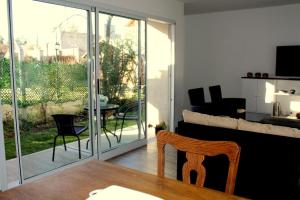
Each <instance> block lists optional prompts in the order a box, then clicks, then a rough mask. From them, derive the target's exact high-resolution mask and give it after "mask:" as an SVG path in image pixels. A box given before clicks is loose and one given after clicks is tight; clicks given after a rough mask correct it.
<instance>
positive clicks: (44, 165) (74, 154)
mask: <svg viewBox="0 0 300 200" xmlns="http://www.w3.org/2000/svg"><path fill="white" fill-rule="evenodd" d="M117 134H119V131H117ZM153 136H154V133H151V134H150V135H149V136H148V137H153ZM108 137H109V139H110V141H111V145H112V147H111V148H112V149H113V148H116V147H118V146H119V145H122V144H126V143H130V142H132V141H135V140H138V139H139V138H138V134H137V126H136V125H132V126H129V127H126V128H124V129H123V133H122V140H121V142H120V143H117V140H116V138H115V137H114V136H113V135H112V134H109V133H108ZM141 137H142V138H143V135H142V136H141ZM87 140H88V138H86V139H81V140H80V144H81V159H86V158H88V157H90V156H91V152H90V148H91V145H90V143H89V145H88V149H86V143H87ZM101 147H102V151H109V149H110V148H109V145H108V141H107V139H106V136H105V134H103V133H102V134H101ZM52 151H53V148H49V149H46V150H42V151H39V152H36V153H32V154H29V155H25V156H23V157H22V164H23V172H24V177H25V178H29V177H32V176H35V175H38V174H42V173H44V172H48V171H51V170H54V169H56V168H59V167H62V166H65V165H67V164H70V163H73V162H76V161H78V160H79V158H78V143H77V142H76V141H75V142H70V143H67V151H65V150H64V147H63V145H57V146H56V149H55V160H54V162H52V160H51V158H52ZM17 162H18V161H17V159H16V158H14V159H10V160H8V161H7V174H8V182H9V183H10V182H15V181H16V180H18V171H17V166H18V165H17Z"/></svg>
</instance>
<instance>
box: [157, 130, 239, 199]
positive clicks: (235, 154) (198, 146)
mask: <svg viewBox="0 0 300 200" xmlns="http://www.w3.org/2000/svg"><path fill="white" fill-rule="evenodd" d="M166 144H170V145H172V146H173V147H175V148H176V149H177V150H180V151H184V152H186V158H187V162H186V163H184V165H183V168H182V176H183V177H182V178H183V182H184V183H188V184H191V178H190V174H191V171H196V172H197V179H196V184H195V185H196V186H199V187H203V185H204V182H205V176H206V170H205V167H204V166H203V165H202V162H203V161H204V159H205V156H217V155H222V154H224V155H226V156H227V157H228V160H229V169H228V176H227V181H226V189H225V192H226V193H228V194H233V192H234V187H235V179H236V174H237V170H238V164H239V159H240V147H239V145H238V144H237V143H235V142H231V141H204V140H198V139H193V138H189V137H184V136H181V135H178V134H175V133H172V132H168V131H160V132H159V133H158V134H157V150H158V163H157V173H158V176H159V177H164V174H165V172H164V171H165V169H164V168H165V145H166Z"/></svg>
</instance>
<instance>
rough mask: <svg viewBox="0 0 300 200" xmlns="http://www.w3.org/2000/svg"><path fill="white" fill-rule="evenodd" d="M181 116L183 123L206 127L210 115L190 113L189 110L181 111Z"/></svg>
mask: <svg viewBox="0 0 300 200" xmlns="http://www.w3.org/2000/svg"><path fill="white" fill-rule="evenodd" d="M182 116H183V120H184V122H188V123H192V124H202V125H208V119H209V117H210V115H206V114H202V113H198V112H192V111H189V110H183V111H182Z"/></svg>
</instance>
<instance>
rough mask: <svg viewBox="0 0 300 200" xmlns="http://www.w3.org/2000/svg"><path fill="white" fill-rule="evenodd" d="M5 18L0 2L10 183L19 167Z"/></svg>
mask: <svg viewBox="0 0 300 200" xmlns="http://www.w3.org/2000/svg"><path fill="white" fill-rule="evenodd" d="M7 16H8V15H7V1H6V0H0V100H1V110H2V117H3V128H4V142H5V155H6V160H7V162H6V166H7V176H8V177H7V181H8V183H11V182H18V180H19V176H18V175H19V171H18V166H19V165H18V162H17V159H16V145H15V131H14V116H13V105H12V93H11V74H10V61H9V59H10V54H9V37H8V24H7V23H8V19H7ZM0 123H1V122H0Z"/></svg>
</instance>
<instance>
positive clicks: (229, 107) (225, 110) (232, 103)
mask: <svg viewBox="0 0 300 200" xmlns="http://www.w3.org/2000/svg"><path fill="white" fill-rule="evenodd" d="M209 93H210V98H211V102H212V104H213V105H214V108H215V109H216V110H217V111H218V112H217V113H216V114H217V115H228V116H230V117H234V118H243V119H244V118H245V117H246V115H245V114H246V99H245V98H223V97H222V89H221V86H220V85H214V86H210V87H209Z"/></svg>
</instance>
